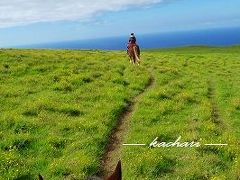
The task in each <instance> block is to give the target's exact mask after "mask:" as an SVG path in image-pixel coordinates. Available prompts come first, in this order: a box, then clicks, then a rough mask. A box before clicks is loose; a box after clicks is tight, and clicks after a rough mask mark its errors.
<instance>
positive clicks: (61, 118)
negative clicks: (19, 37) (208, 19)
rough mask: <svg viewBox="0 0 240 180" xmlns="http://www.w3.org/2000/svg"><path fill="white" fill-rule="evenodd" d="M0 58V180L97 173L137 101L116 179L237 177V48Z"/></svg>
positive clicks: (8, 54) (30, 53)
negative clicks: (186, 144)
mask: <svg viewBox="0 0 240 180" xmlns="http://www.w3.org/2000/svg"><path fill="white" fill-rule="evenodd" d="M142 60H143V62H142V64H141V65H140V66H133V65H132V64H130V63H129V62H128V59H127V57H126V54H125V52H123V51H97V50H92V51H90V50H89V51H87V50H86V51H77V50H14V49H9V50H3V49H2V50H0V104H1V106H0V112H1V113H0V124H1V126H0V178H1V179H16V178H22V179H27V178H28V179H34V178H36V176H37V174H38V173H41V174H42V175H43V176H44V177H45V178H46V179H84V178H86V177H88V176H92V175H94V174H96V173H97V172H98V171H99V168H100V159H101V157H102V155H103V153H104V150H105V146H106V144H107V140H108V136H109V134H110V132H111V130H112V129H113V128H114V126H115V125H116V122H117V120H118V119H119V116H120V115H121V114H122V112H124V111H125V109H126V107H127V104H128V102H129V101H131V99H132V98H133V97H135V96H137V95H138V94H140V93H141V92H143V91H144V88H145V87H146V84H147V83H148V82H149V79H150V78H151V77H153V78H154V85H153V87H152V88H151V89H149V90H148V91H146V92H144V94H143V95H142V96H141V99H139V100H138V102H137V104H136V108H135V109H134V112H133V116H132V118H131V119H130V124H129V129H128V134H127V135H126V137H125V140H124V143H150V142H151V141H152V140H153V139H154V138H155V137H160V139H161V140H163V141H174V140H176V139H177V138H178V136H180V135H181V136H182V140H183V141H192V140H195V141H199V142H201V144H204V143H227V144H229V145H228V146H226V147H215V146H201V147H199V148H154V149H150V148H148V147H132V146H122V148H121V154H120V155H119V158H121V160H122V163H123V179H126V180H128V179H130V180H131V179H132V180H135V179H238V178H240V146H239V145H240V142H239V139H240V93H239V89H240V78H239V77H240V47H238V46H236V47H226V48H213V47H186V48H176V49H153V50H144V51H143V52H142Z"/></svg>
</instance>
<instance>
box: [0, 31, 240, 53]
mask: <svg viewBox="0 0 240 180" xmlns="http://www.w3.org/2000/svg"><path fill="white" fill-rule="evenodd" d="M238 28H240V26H232V27H214V28H200V29H191V30H189V29H188V30H177V31H164V32H152V33H140V34H137V33H135V34H136V35H137V37H146V36H151V35H164V34H165V35H171V34H178V33H179V34H182V33H187V32H196V33H197V32H203V31H214V30H227V29H229V30H230V29H238ZM122 38H126V40H127V38H128V35H116V36H106V37H96V38H85V39H75V40H74V39H72V40H59V41H50V42H42V43H34V44H22V45H14V46H6V47H0V48H4V49H9V48H24V49H28V48H33V49H36V48H39V49H89V48H56V47H55V48H40V47H37V46H44V45H46V46H49V45H57V44H61V43H73V42H87V41H101V40H111V39H122ZM233 45H234V44H233ZM236 45H238V44H236ZM182 46H184V47H185V46H224V45H207V44H197V43H196V44H195V45H193V44H189V45H179V46H178V45H177V46H173V47H182ZM227 46H228V45H227ZM230 46H231V45H230ZM159 48H164V47H159ZM165 48H169V47H165ZM92 49H98V48H92ZM99 49H100V48H99ZM145 49H154V48H145Z"/></svg>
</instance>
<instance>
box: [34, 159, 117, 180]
mask: <svg viewBox="0 0 240 180" xmlns="http://www.w3.org/2000/svg"><path fill="white" fill-rule="evenodd" d="M38 179H39V180H44V179H43V177H42V176H41V175H40V174H39V175H38ZM86 180H122V165H121V161H118V164H117V166H116V168H115V171H114V172H113V173H112V175H111V176H109V177H108V178H107V179H102V178H99V177H89V178H87V179H86Z"/></svg>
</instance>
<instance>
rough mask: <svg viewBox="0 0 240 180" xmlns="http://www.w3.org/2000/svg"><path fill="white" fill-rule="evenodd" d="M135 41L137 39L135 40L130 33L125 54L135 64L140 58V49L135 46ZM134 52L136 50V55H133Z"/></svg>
mask: <svg viewBox="0 0 240 180" xmlns="http://www.w3.org/2000/svg"><path fill="white" fill-rule="evenodd" d="M136 41H137V39H136V37H135V35H134V33H131V35H130V37H129V40H128V46H127V54H128V55H129V57H130V59H131V60H132V61H133V63H136V62H137V61H139V57H140V48H139V46H138V45H137V44H136ZM134 50H136V55H135V54H133V53H134ZM136 56H137V57H136ZM138 63H139V62H138Z"/></svg>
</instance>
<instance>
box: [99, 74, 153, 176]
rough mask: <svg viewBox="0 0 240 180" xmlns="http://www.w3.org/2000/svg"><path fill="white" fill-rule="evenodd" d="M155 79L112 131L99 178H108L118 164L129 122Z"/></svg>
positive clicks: (148, 84) (128, 106)
mask: <svg viewBox="0 0 240 180" xmlns="http://www.w3.org/2000/svg"><path fill="white" fill-rule="evenodd" d="M154 82H155V79H154V78H153V76H151V77H150V79H149V81H148V83H147V85H146V86H145V88H144V90H143V92H141V93H140V94H139V95H137V96H136V97H134V98H133V99H132V100H131V101H130V102H129V103H128V105H127V107H126V109H125V111H123V113H122V114H121V115H120V117H119V118H118V121H117V124H116V126H115V128H113V129H112V131H111V133H110V136H109V140H108V145H107V147H106V151H105V153H104V155H103V157H102V160H101V167H100V173H99V176H101V177H102V178H106V177H108V176H109V175H110V174H111V173H112V172H113V171H114V169H115V167H116V165H117V162H118V160H119V158H120V148H121V146H122V144H123V140H124V136H125V134H126V133H127V131H128V129H129V128H128V127H129V120H130V119H131V116H132V114H133V112H134V109H135V107H136V105H137V103H138V101H139V99H141V97H142V96H143V94H144V93H145V92H146V91H147V90H149V89H151V88H152V87H153V86H154Z"/></svg>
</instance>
